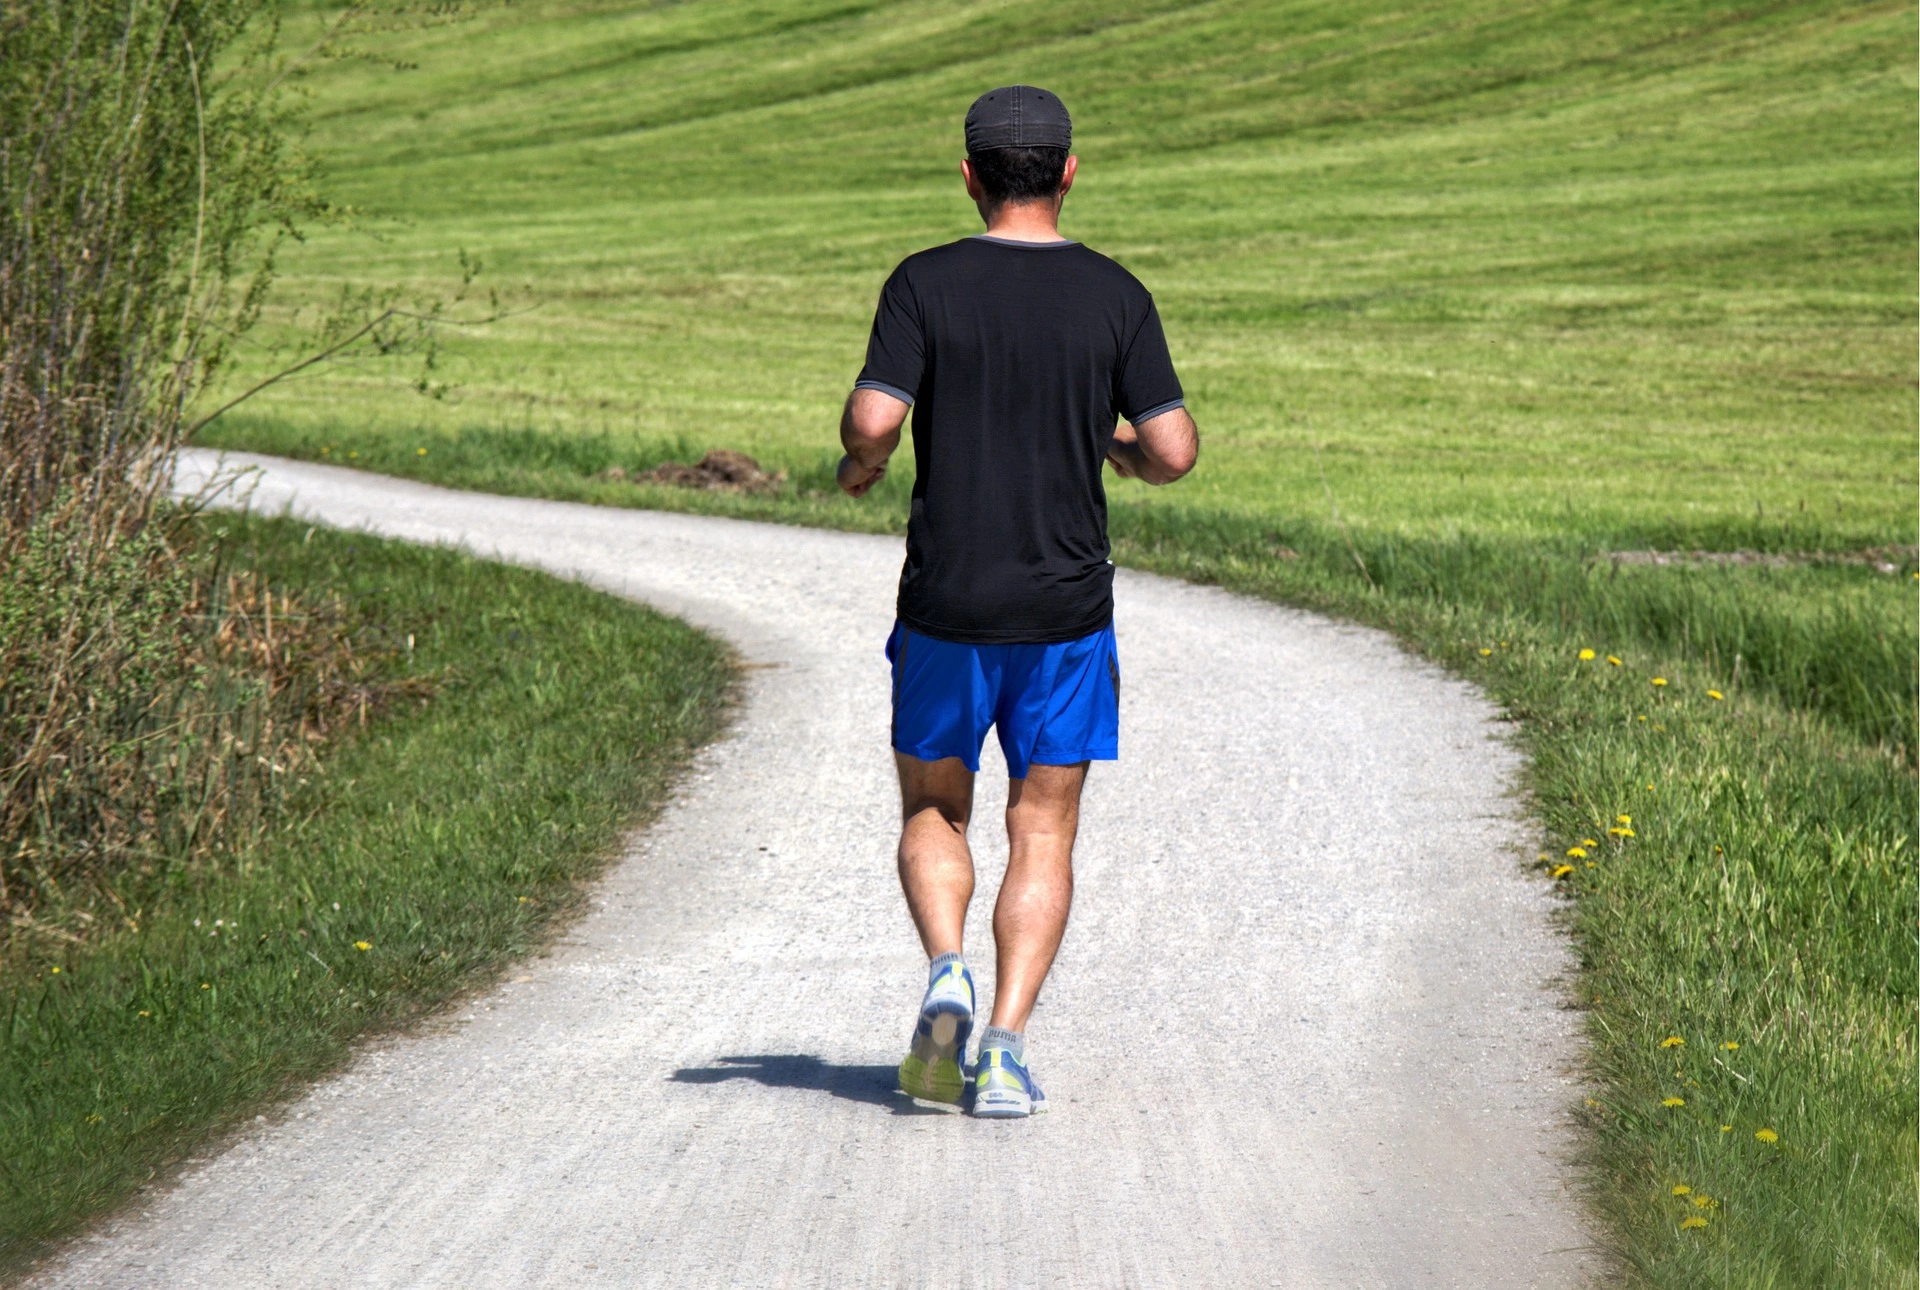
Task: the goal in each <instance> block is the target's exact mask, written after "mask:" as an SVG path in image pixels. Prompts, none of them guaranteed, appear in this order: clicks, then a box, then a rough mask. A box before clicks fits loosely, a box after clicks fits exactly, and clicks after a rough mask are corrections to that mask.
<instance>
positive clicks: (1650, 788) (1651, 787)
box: [1640, 717, 1653, 793]
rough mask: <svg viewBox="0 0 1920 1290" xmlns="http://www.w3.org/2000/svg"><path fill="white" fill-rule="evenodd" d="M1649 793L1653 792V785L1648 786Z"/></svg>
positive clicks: (1643, 719) (1643, 718)
mask: <svg viewBox="0 0 1920 1290" xmlns="http://www.w3.org/2000/svg"><path fill="white" fill-rule="evenodd" d="M1640 719H1641V720H1642V721H1645V720H1646V718H1645V717H1642V718H1640ZM1647 791H1648V792H1649V793H1651V792H1652V791H1653V785H1652V784H1648V785H1647Z"/></svg>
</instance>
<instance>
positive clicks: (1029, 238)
mask: <svg viewBox="0 0 1920 1290" xmlns="http://www.w3.org/2000/svg"><path fill="white" fill-rule="evenodd" d="M987 236H988V237H999V238H1005V239H1006V240H1007V241H1009V242H1059V241H1064V240H1065V239H1063V238H1062V237H1061V236H1060V207H1059V205H1058V204H1057V203H1055V202H1017V203H1016V202H1007V203H1005V204H1004V205H1002V206H1001V207H1000V208H999V209H998V210H996V211H994V212H993V215H992V216H991V217H990V218H989V219H988V220H987Z"/></svg>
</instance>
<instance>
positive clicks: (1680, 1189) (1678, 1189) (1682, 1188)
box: [1673, 1183, 1693, 1196]
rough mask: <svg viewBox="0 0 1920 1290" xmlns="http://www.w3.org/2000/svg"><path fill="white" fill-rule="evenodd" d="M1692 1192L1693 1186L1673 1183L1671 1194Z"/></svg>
mask: <svg viewBox="0 0 1920 1290" xmlns="http://www.w3.org/2000/svg"><path fill="white" fill-rule="evenodd" d="M1692 1193H1693V1188H1691V1187H1689V1186H1687V1185H1686V1184H1685V1183H1675V1184H1674V1185H1673V1194H1674V1195H1676V1196H1687V1195H1691V1194H1692Z"/></svg>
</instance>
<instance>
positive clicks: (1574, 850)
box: [1567, 847, 1587, 860]
mask: <svg viewBox="0 0 1920 1290" xmlns="http://www.w3.org/2000/svg"><path fill="white" fill-rule="evenodd" d="M1586 858H1587V852H1586V848H1584V847H1568V848H1567V859H1569V860H1585V859H1586Z"/></svg>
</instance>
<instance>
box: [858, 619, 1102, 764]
mask: <svg viewBox="0 0 1920 1290" xmlns="http://www.w3.org/2000/svg"><path fill="white" fill-rule="evenodd" d="M887 658H888V660H889V661H891V662H892V664H893V746H894V748H895V749H896V750H897V751H899V752H903V753H906V754H907V755H908V756H909V757H918V758H919V759H920V760H922V761H939V760H940V759H941V758H943V757H958V758H960V760H962V761H964V762H965V763H966V764H967V769H968V770H971V771H975V772H978V771H979V769H980V747H981V745H982V744H984V743H985V742H986V738H987V727H988V726H993V727H995V728H996V729H997V730H998V731H999V733H1000V749H1001V751H1002V752H1004V753H1005V754H1006V755H1007V774H1008V775H1009V776H1011V777H1012V778H1014V779H1025V778H1026V777H1027V767H1028V766H1032V765H1040V766H1072V765H1076V764H1078V763H1080V762H1083V761H1113V760H1115V759H1116V758H1118V757H1119V756H1120V655H1119V652H1118V651H1117V649H1116V648H1115V646H1114V640H1113V626H1112V625H1111V624H1109V625H1107V626H1106V627H1103V628H1101V629H1100V630H1099V631H1097V632H1093V633H1092V634H1090V635H1087V636H1082V637H1081V638H1080V639H1079V640H1072V641H1062V642H1060V643H1058V644H1054V645H961V644H957V643H955V642H953V641H942V640H935V639H934V638H933V637H931V636H922V635H921V634H920V633H919V632H914V631H909V630H907V628H906V627H905V626H904V625H902V624H900V623H898V622H896V623H894V625H893V635H891V636H890V637H888V638H887Z"/></svg>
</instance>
